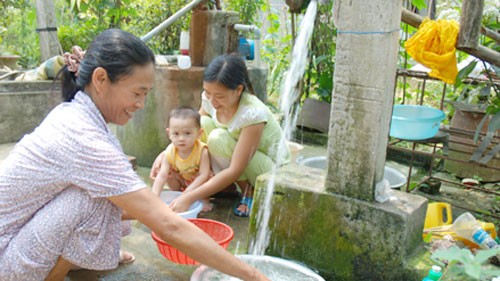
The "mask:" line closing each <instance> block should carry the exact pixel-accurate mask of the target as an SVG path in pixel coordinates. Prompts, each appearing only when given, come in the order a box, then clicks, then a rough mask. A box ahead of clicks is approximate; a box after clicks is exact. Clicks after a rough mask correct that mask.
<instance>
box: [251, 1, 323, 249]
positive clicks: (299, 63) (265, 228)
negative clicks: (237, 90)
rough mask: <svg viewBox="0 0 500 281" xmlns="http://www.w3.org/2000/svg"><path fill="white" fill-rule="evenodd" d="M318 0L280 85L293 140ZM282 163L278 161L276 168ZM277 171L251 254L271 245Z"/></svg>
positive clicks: (286, 130) (288, 134) (282, 108)
mask: <svg viewBox="0 0 500 281" xmlns="http://www.w3.org/2000/svg"><path fill="white" fill-rule="evenodd" d="M317 6H318V5H317V2H316V1H315V0H313V1H311V2H310V3H309V5H308V7H307V11H306V13H305V15H304V18H303V19H302V22H301V25H300V32H299V35H298V36H297V39H296V40H295V45H294V47H293V51H292V62H291V63H290V67H289V69H288V71H287V73H286V78H285V83H284V84H283V85H282V87H281V94H280V100H279V106H280V111H281V112H283V125H282V126H283V131H284V133H285V137H286V139H287V140H289V139H291V137H292V133H293V129H294V128H295V124H296V121H297V109H294V108H293V105H294V103H295V101H296V100H297V98H298V96H299V89H298V88H297V85H298V83H299V81H300V80H301V79H302V77H303V75H304V70H305V67H306V60H307V49H308V46H309V40H310V38H311V35H312V32H313V27H314V20H315V18H316V12H317ZM286 145H287V144H286V142H283V143H282V144H281V145H280V146H279V147H278V154H277V155H278V156H277V159H279V160H278V161H281V159H284V155H285V153H286V151H287V150H286ZM281 164H282V163H279V162H278V163H277V167H279V166H281ZM274 182H275V173H273V174H272V175H271V177H270V179H269V181H268V185H267V188H266V194H265V197H264V201H263V202H262V205H261V206H260V208H259V212H258V213H257V218H256V219H257V225H258V228H257V235H256V237H255V238H254V239H253V240H252V241H251V242H250V247H249V252H250V254H252V255H264V253H265V250H266V248H267V246H268V244H269V237H270V231H269V219H270V217H271V201H272V196H273V193H274Z"/></svg>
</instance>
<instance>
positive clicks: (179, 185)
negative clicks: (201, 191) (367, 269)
mask: <svg viewBox="0 0 500 281" xmlns="http://www.w3.org/2000/svg"><path fill="white" fill-rule="evenodd" d="M202 134H203V129H202V128H201V125H200V114H199V113H198V112H197V111H196V110H194V109H193V108H191V107H186V106H181V107H177V108H175V109H174V110H172V112H171V113H170V116H169V124H168V128H167V135H168V137H169V138H170V141H171V142H172V143H171V144H169V145H168V146H167V148H166V149H165V153H164V157H163V159H162V165H161V169H160V171H159V173H158V175H157V176H156V179H155V181H154V184H153V192H154V193H155V194H156V195H157V196H159V195H160V193H161V191H162V189H163V186H164V185H165V183H166V182H167V178H168V177H172V178H171V179H169V183H170V184H169V189H170V190H174V191H184V192H189V191H191V190H193V189H195V188H197V187H199V186H200V185H201V184H203V183H204V182H206V181H207V180H208V179H209V178H210V158H209V155H208V149H207V146H206V144H205V143H203V142H201V141H200V137H201V136H202ZM202 202H203V210H202V211H203V212H208V211H211V210H212V206H211V204H210V200H209V198H205V199H203V200H202Z"/></svg>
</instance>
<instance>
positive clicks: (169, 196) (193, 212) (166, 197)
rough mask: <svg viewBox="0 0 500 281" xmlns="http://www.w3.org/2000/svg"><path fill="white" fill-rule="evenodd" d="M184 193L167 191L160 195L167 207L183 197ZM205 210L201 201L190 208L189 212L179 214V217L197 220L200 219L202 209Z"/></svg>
mask: <svg viewBox="0 0 500 281" xmlns="http://www.w3.org/2000/svg"><path fill="white" fill-rule="evenodd" d="M181 194H182V192H180V191H171V190H165V191H162V192H161V193H160V199H161V200H162V201H163V202H165V203H166V204H167V205H168V204H170V203H171V202H172V201H174V199H175V198H177V197H179V196H181ZM202 208H203V204H202V203H201V201H196V202H194V203H193V204H191V206H190V207H189V210H187V211H185V212H182V213H178V214H177V215H179V216H181V217H183V218H185V219H195V218H197V217H198V214H199V213H200V211H201V209H202Z"/></svg>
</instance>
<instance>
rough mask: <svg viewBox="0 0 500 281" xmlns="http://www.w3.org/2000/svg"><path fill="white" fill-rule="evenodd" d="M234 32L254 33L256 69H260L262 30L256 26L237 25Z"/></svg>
mask: <svg viewBox="0 0 500 281" xmlns="http://www.w3.org/2000/svg"><path fill="white" fill-rule="evenodd" d="M234 30H237V31H244V32H252V33H253V34H254V35H255V37H254V50H253V52H254V57H255V59H254V60H255V65H256V67H260V36H261V34H260V29H259V28H258V27H257V26H255V25H246V24H238V23H237V24H235V25H234Z"/></svg>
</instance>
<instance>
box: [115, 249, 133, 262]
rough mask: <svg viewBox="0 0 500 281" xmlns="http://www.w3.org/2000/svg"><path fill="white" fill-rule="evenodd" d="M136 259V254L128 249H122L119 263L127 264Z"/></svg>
mask: <svg viewBox="0 0 500 281" xmlns="http://www.w3.org/2000/svg"><path fill="white" fill-rule="evenodd" d="M134 261H135V256H134V255H133V254H132V253H130V252H127V251H123V250H120V261H119V264H127V263H131V262H134Z"/></svg>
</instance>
